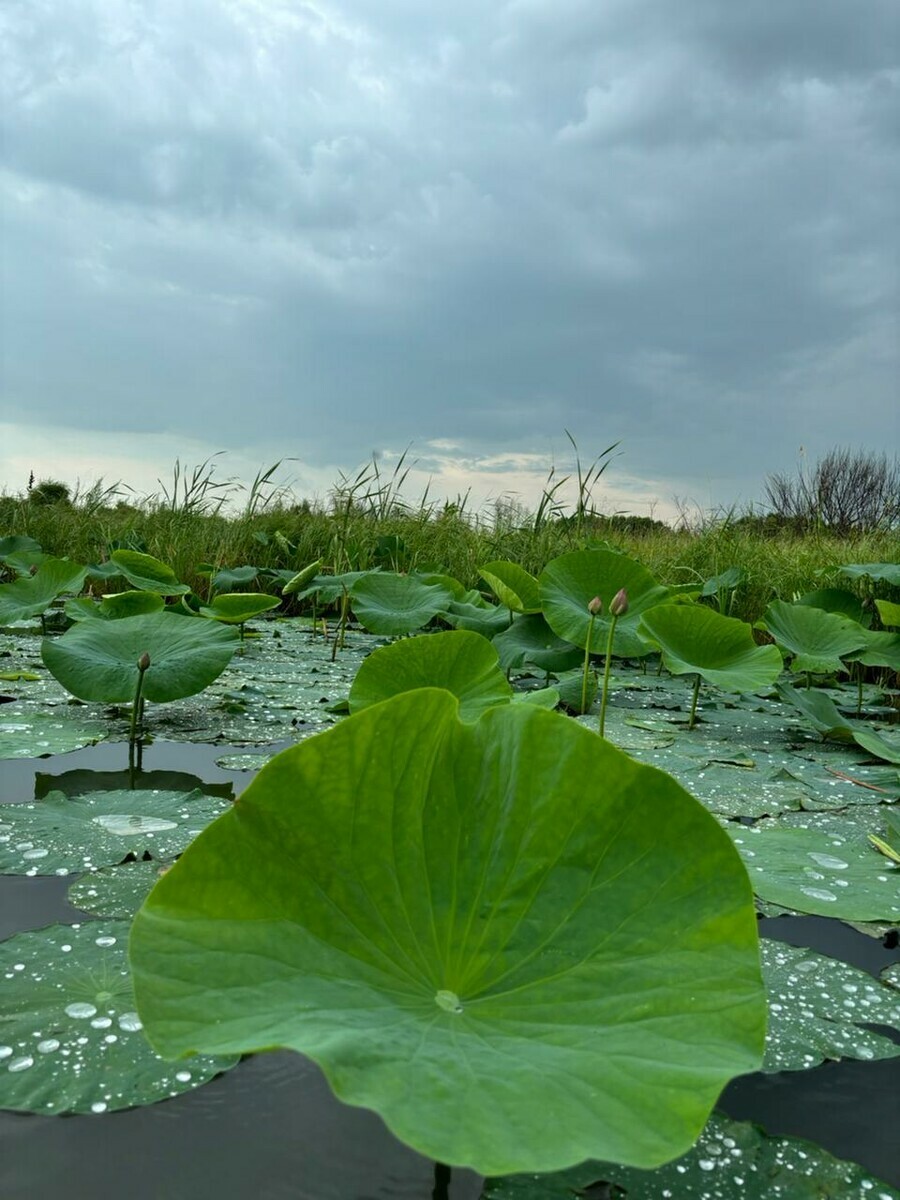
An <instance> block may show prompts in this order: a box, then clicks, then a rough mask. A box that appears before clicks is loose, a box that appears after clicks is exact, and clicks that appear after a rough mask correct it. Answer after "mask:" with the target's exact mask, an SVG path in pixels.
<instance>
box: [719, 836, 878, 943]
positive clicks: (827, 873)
mask: <svg viewBox="0 0 900 1200" xmlns="http://www.w3.org/2000/svg"><path fill="white" fill-rule="evenodd" d="M815 815H817V816H820V817H821V816H824V815H825V814H815ZM729 833H730V834H731V837H732V839H733V841H734V843H735V845H736V846H737V848H738V850H739V851H740V854H741V857H742V858H743V859H744V862H745V864H746V867H747V870H748V872H749V874H750V880H751V882H752V884H753V890H754V891H755V892H756V894H757V895H758V896H759V897H760V898H761V899H763V900H769V901H771V902H773V903H775V904H780V905H781V906H782V907H784V908H792V909H796V911H797V912H804V913H813V914H816V915H818V916H823V917H837V918H838V919H839V920H853V921H896V920H897V919H898V918H900V870H895V869H894V868H893V867H891V866H890V865H889V864H888V863H887V862H886V861H885V859H884V858H883V857H882V856H881V855H880V854H879V853H878V851H877V850H875V848H874V847H873V846H872V845H870V843H869V840H868V838H867V837H866V835H865V833H863V832H862V831H858V832H855V833H854V834H852V835H850V836H841V835H840V834H837V833H835V832H833V831H831V830H829V831H828V832H825V831H824V830H823V831H820V830H816V829H790V828H785V827H783V826H781V825H775V826H772V827H770V826H760V825H756V826H753V827H752V828H748V827H746V826H740V827H738V828H736V829H734V830H729Z"/></svg>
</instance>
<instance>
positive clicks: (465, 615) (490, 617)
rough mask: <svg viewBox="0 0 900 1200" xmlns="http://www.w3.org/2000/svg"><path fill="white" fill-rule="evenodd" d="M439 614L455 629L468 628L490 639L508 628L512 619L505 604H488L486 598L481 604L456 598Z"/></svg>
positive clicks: (471, 631)
mask: <svg viewBox="0 0 900 1200" xmlns="http://www.w3.org/2000/svg"><path fill="white" fill-rule="evenodd" d="M439 615H440V617H441V619H442V620H444V621H446V622H447V624H448V625H452V626H453V628H454V629H467V630H469V632H470V633H480V634H481V636H482V637H486V638H488V639H491V638H493V637H494V635H495V634H498V633H500V632H501V631H502V630H504V629H508V628H509V623H510V621H511V620H512V613H511V612H510V610H509V609H508V608H506V607H505V606H504V605H501V604H488V603H487V602H486V601H484V600H482V601H481V603H479V604H475V603H473V602H472V601H470V600H454V601H453V602H452V603H451V604H448V605H447V607H446V608H444V609H442V610H441V612H440V614H439Z"/></svg>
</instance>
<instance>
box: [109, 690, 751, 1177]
mask: <svg viewBox="0 0 900 1200" xmlns="http://www.w3.org/2000/svg"><path fill="white" fill-rule="evenodd" d="M298 801H299V802H298ZM176 948H177V952H173V951H175V949H176ZM131 954H132V962H133V967H134V970H135V979H136V987H137V994H138V1006H139V1010H140V1011H141V1013H142V1015H143V1018H144V1020H145V1023H146V1025H147V1028H148V1033H149V1036H150V1037H151V1038H152V1040H153V1042H154V1044H155V1045H156V1046H157V1047H158V1048H159V1049H160V1050H161V1051H162V1052H163V1053H165V1054H167V1055H178V1054H184V1053H188V1052H190V1051H192V1050H196V1049H200V1048H201V1047H202V1048H203V1049H204V1050H205V1051H210V1050H212V1048H213V1047H215V1048H216V1049H215V1052H216V1053H240V1052H243V1051H246V1050H251V1049H262V1048H271V1047H275V1046H287V1047H291V1048H293V1049H296V1050H298V1051H300V1052H301V1053H304V1054H307V1055H309V1056H310V1057H311V1058H313V1059H314V1060H315V1061H316V1062H318V1063H319V1064H320V1066H321V1067H322V1069H323V1070H324V1072H325V1074H326V1076H327V1077H328V1079H329V1081H330V1082H331V1084H332V1087H333V1088H334V1090H335V1092H336V1094H337V1095H338V1096H339V1097H340V1098H341V1099H342V1100H344V1101H346V1102H347V1103H350V1104H357V1105H362V1106H365V1107H369V1108H373V1109H375V1110H376V1111H377V1112H379V1113H380V1114H381V1116H382V1117H383V1118H384V1120H385V1121H386V1122H387V1124H388V1126H389V1127H390V1128H391V1129H392V1131H393V1132H394V1133H395V1134H397V1136H399V1137H400V1138H401V1139H402V1140H403V1141H405V1142H407V1143H408V1144H410V1145H411V1146H413V1147H415V1148H416V1149H418V1150H420V1151H421V1152H422V1153H425V1154H428V1155H430V1156H432V1157H435V1158H437V1159H439V1160H441V1161H443V1162H449V1163H454V1164H470V1165H472V1166H474V1167H475V1168H476V1169H477V1170H480V1171H482V1172H484V1171H495V1172H497V1171H500V1172H503V1171H509V1170H513V1169H517V1168H523V1169H528V1170H537V1169H549V1168H551V1167H555V1166H561V1165H563V1164H566V1163H571V1162H573V1161H580V1160H581V1159H583V1158H584V1157H585V1156H586V1155H588V1154H591V1153H598V1152H602V1153H605V1154H609V1155H611V1156H612V1157H615V1158H616V1159H618V1160H620V1161H630V1162H641V1163H644V1164H647V1165H649V1164H656V1163H659V1162H662V1161H665V1160H666V1159H668V1158H670V1157H671V1156H672V1155H673V1154H677V1153H680V1152H683V1151H684V1150H685V1149H687V1148H688V1147H689V1146H690V1145H691V1144H692V1143H693V1141H694V1139H695V1138H696V1136H697V1134H698V1132H699V1131H700V1129H701V1128H702V1125H703V1122H704V1120H705V1118H706V1116H707V1114H708V1112H709V1109H710V1107H711V1105H712V1103H713V1101H714V1099H715V1097H716V1096H717V1095H718V1094H719V1092H720V1090H721V1088H722V1086H723V1084H724V1082H725V1081H726V1080H727V1079H728V1078H730V1077H731V1076H733V1075H734V1074H736V1073H743V1072H745V1071H750V1070H753V1069H755V1068H756V1067H757V1066H758V1064H759V1062H760V1060H761V1050H762V1040H763V1024H764V1003H763V997H762V991H761V987H760V976H759V973H758V970H759V969H758V958H757V955H758V951H757V935H756V929H755V918H754V917H753V912H752V905H751V903H750V889H749V886H748V883H747V878H746V873H745V872H744V870H743V868H742V867H741V866H740V864H739V861H738V859H737V856H736V855H735V853H734V851H733V848H732V847H731V845H730V843H729V842H728V839H727V836H726V835H725V834H724V832H723V830H722V829H721V828H720V827H719V825H718V823H717V822H716V821H715V820H714V819H713V818H711V817H710V816H709V815H708V814H707V813H706V812H705V811H704V810H703V809H702V808H701V807H700V806H699V805H698V804H697V803H696V802H695V801H693V800H692V799H691V798H690V797H689V796H687V794H686V793H685V792H684V791H683V790H682V789H681V788H680V787H679V786H678V784H677V783H675V781H674V780H672V779H670V778H669V777H667V776H665V775H663V774H662V773H660V772H656V771H653V770H652V769H650V768H647V767H642V766H640V765H638V764H636V763H634V762H632V761H631V760H630V759H629V758H628V757H627V756H626V755H623V754H622V753H620V752H619V751H618V750H616V749H615V748H613V747H611V746H609V745H608V744H607V743H605V742H604V741H603V740H601V739H600V738H598V737H596V735H595V734H593V733H590V732H588V731H586V730H583V729H581V728H579V727H578V726H577V725H576V724H575V723H573V722H571V721H568V720H567V719H566V718H564V717H560V716H557V715H555V714H553V713H547V712H541V711H539V710H536V709H532V708H530V707H529V706H527V705H504V706H500V707H497V708H493V709H490V710H489V711H488V712H486V713H485V714H484V716H483V717H482V718H481V719H480V720H479V721H478V722H476V723H475V724H474V725H466V724H464V723H462V722H460V720H459V718H458V715H457V703H456V701H455V700H454V698H453V697H452V696H450V695H449V694H448V693H446V692H443V691H438V690H430V689H423V690H421V691H417V692H415V693H407V694H405V695H402V696H397V697H395V698H394V699H393V700H388V701H385V702H384V703H383V704H379V705H375V706H373V707H372V708H369V709H366V710H365V711H364V712H361V713H359V714H357V715H356V716H352V717H349V718H348V719H347V720H346V721H344V722H342V723H341V724H340V725H338V726H337V727H336V728H334V729H333V730H330V731H329V732H327V733H325V734H322V735H320V736H319V737H315V738H312V739H310V740H309V741H306V742H303V743H301V744H300V745H299V746H296V747H294V748H292V749H290V750H287V751H284V752H283V753H282V754H280V755H278V756H277V757H276V758H274V759H273V760H272V762H270V763H269V764H268V766H266V767H265V768H264V769H263V771H262V772H261V773H260V774H259V776H257V778H256V779H255V780H254V782H253V783H252V784H251V785H250V787H249V788H248V789H247V790H246V791H245V792H244V794H243V795H242V796H241V798H240V800H239V802H238V803H237V804H236V805H235V806H234V808H233V810H232V812H231V813H228V814H226V815H225V816H224V817H223V818H222V819H221V820H219V821H217V822H215V824H214V825H213V826H211V827H210V828H209V829H208V830H206V831H205V832H204V833H203V834H201V836H200V838H199V839H198V840H197V841H196V842H195V843H194V844H193V845H192V846H191V847H190V848H189V849H188V851H187V852H186V853H185V855H184V856H183V857H182V858H181V859H180V860H179V862H178V863H177V864H176V865H175V867H173V869H172V870H171V871H170V872H168V874H166V875H165V876H164V877H163V878H162V879H161V880H160V882H159V883H158V884H157V885H156V887H155V888H154V890H153V892H152V893H151V895H150V897H149V899H148V900H147V902H146V904H145V905H144V907H143V908H142V909H141V910H140V912H139V913H138V915H137V917H136V918H135V924H134V927H133V932H132V940H131ZM548 1111H552V1112H553V1114H554V1120H553V1121H552V1122H551V1123H548V1122H547V1119H546V1118H547V1112H548Z"/></svg>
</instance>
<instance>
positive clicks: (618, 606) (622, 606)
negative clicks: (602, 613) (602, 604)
mask: <svg viewBox="0 0 900 1200" xmlns="http://www.w3.org/2000/svg"><path fill="white" fill-rule="evenodd" d="M609 611H610V613H611V614H612V616H614V617H624V616H625V614H626V613H627V612H628V593H627V592H626V591H625V589H624V588H619V590H618V591H617V592H616V594H615V595H614V596H613V598H612V600H610V602H609Z"/></svg>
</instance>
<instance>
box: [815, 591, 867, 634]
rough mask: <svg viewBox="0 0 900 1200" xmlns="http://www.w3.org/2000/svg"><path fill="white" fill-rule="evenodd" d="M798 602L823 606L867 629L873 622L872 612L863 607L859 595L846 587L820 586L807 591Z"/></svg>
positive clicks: (822, 607)
mask: <svg viewBox="0 0 900 1200" xmlns="http://www.w3.org/2000/svg"><path fill="white" fill-rule="evenodd" d="M797 604H806V605H807V606H808V607H810V608H821V609H824V611H825V612H830V613H836V614H837V615H838V616H839V617H846V618H847V619H848V620H850V621H856V623H857V624H858V625H862V626H863V627H864V628H865V629H868V627H869V626H870V625H871V624H872V613H871V612H870V611H869V609H867V608H864V607H863V602H862V600H860V598H859V596H857V595H855V594H854V593H853V592H848V591H847V590H846V589H845V588H818V589H817V590H816V591H814V592H807V593H806V594H805V595H803V596H801V597H800V599H799V600H798V601H797Z"/></svg>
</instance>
